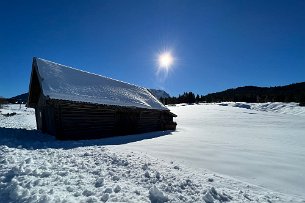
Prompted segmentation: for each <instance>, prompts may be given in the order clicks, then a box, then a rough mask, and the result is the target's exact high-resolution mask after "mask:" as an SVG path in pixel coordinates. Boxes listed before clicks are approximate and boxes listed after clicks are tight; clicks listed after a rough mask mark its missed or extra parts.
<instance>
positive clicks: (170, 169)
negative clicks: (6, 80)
mask: <svg viewBox="0 0 305 203" xmlns="http://www.w3.org/2000/svg"><path fill="white" fill-rule="evenodd" d="M0 111H1V114H6V113H10V112H16V113H17V115H14V116H8V117H7V116H3V115H0V164H1V165H0V202H106V201H107V202H155V203H158V202H161V203H162V202H229V201H230V202H305V200H303V199H300V198H299V197H295V196H293V195H286V194H281V193H277V192H273V191H271V190H268V189H265V188H261V187H258V186H254V185H251V184H247V183H244V182H241V181H238V180H235V179H233V178H230V177H227V176H224V175H219V174H216V173H213V172H210V171H208V170H205V169H202V170H194V169H192V168H190V167H187V166H185V165H181V164H178V163H176V162H175V161H165V160H162V159H160V158H157V157H152V156H151V155H149V154H146V153H143V152H140V151H136V150H130V149H126V148H124V147H123V145H120V144H123V143H124V142H119V141H118V140H122V139H123V140H124V139H127V142H128V139H129V138H128V137H117V138H110V139H99V140H88V141H57V140H55V139H54V138H53V137H52V136H49V135H45V134H41V133H39V132H38V131H36V130H35V128H36V124H35V117H34V111H33V109H26V108H25V107H22V108H21V109H19V105H10V106H6V107H5V109H4V110H3V109H1V110H0ZM136 136H138V137H141V136H142V137H150V136H151V137H154V136H155V137H158V133H148V134H143V135H135V136H133V137H136ZM156 139H157V138H156ZM109 143H110V144H109ZM115 143H116V144H115Z"/></svg>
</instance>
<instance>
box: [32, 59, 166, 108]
mask: <svg viewBox="0 0 305 203" xmlns="http://www.w3.org/2000/svg"><path fill="white" fill-rule="evenodd" d="M36 60H37V66H38V74H39V78H40V81H41V83H42V91H43V94H44V95H45V96H49V97H50V98H52V99H62V100H71V101H79V102H89V103H96V104H108V105H118V106H130V107H139V108H149V109H162V110H164V109H167V108H166V107H165V106H164V105H163V104H162V103H160V102H159V101H158V99H156V98H155V97H154V96H153V95H152V94H151V93H150V92H149V91H148V90H147V89H146V88H143V87H139V86H136V85H132V84H129V83H125V82H121V81H118V80H114V79H111V78H107V77H104V76H100V75H96V74H92V73H88V72H84V71H81V70H77V69H74V68H70V67H67V66H64V65H60V64H58V63H54V62H51V61H47V60H44V59H40V58H36Z"/></svg>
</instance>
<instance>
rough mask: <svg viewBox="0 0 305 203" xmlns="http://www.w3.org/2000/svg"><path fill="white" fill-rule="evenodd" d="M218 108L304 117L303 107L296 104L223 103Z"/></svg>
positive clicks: (304, 109)
mask: <svg viewBox="0 0 305 203" xmlns="http://www.w3.org/2000/svg"><path fill="white" fill-rule="evenodd" d="M219 105H220V106H231V107H238V108H245V109H252V110H256V111H265V112H275V113H283V114H292V115H305V107H302V106H299V104H298V103H293V102H291V103H283V102H268V103H245V102H236V103H235V102H223V103H220V104H219Z"/></svg>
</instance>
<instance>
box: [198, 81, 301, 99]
mask: <svg viewBox="0 0 305 203" xmlns="http://www.w3.org/2000/svg"><path fill="white" fill-rule="evenodd" d="M201 99H202V100H204V101H206V102H220V101H234V102H298V103H302V104H304V103H305V82H301V83H294V84H291V85H285V86H275V87H256V86H244V87H238V88H232V89H227V90H225V91H222V92H216V93H212V94H208V95H205V96H202V98H201Z"/></svg>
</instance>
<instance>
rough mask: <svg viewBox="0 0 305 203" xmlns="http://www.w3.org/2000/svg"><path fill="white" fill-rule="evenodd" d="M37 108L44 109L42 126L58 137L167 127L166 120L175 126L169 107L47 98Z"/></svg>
mask: <svg viewBox="0 0 305 203" xmlns="http://www.w3.org/2000/svg"><path fill="white" fill-rule="evenodd" d="M42 103H43V102H41V104H42ZM36 111H37V113H39V112H40V111H41V112H42V118H39V116H38V117H36V118H39V119H40V122H41V127H40V128H39V129H41V130H42V131H44V132H47V133H49V134H52V135H56V137H57V138H58V139H93V138H102V137H108V136H113V135H127V134H135V133H144V132H150V131H159V130H168V129H169V128H167V127H166V124H174V126H176V124H175V123H174V122H173V121H172V120H173V115H172V114H169V111H159V110H149V109H140V108H130V107H129V108H128V107H117V106H107V105H96V104H86V103H76V102H70V101H62V100H47V101H46V105H42V106H39V107H37V108H36ZM36 116H37V115H36Z"/></svg>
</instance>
